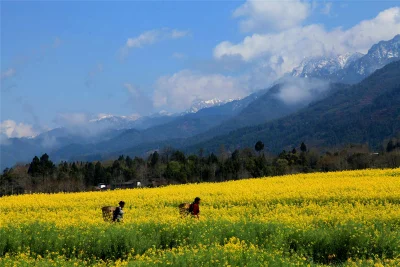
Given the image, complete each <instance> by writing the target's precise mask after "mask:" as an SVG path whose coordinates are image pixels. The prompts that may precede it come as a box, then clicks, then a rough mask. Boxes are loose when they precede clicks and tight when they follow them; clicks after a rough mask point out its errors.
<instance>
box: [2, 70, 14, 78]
mask: <svg viewBox="0 0 400 267" xmlns="http://www.w3.org/2000/svg"><path fill="white" fill-rule="evenodd" d="M14 75H15V69H14V68H9V69H7V70H5V71H3V72H2V73H1V80H5V79H7V78H10V77H12V76H14Z"/></svg>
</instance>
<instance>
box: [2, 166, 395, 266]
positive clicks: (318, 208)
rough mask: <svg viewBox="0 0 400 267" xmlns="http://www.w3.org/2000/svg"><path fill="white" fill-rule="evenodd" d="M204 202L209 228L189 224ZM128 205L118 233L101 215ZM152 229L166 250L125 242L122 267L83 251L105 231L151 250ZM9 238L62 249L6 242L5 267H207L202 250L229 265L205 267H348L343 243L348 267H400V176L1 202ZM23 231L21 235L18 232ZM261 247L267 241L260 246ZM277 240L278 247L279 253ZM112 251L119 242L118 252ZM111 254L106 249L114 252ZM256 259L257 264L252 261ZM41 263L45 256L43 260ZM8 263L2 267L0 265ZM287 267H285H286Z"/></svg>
mask: <svg viewBox="0 0 400 267" xmlns="http://www.w3.org/2000/svg"><path fill="white" fill-rule="evenodd" d="M196 196H199V197H201V199H202V200H201V201H202V203H201V217H200V220H198V221H197V220H195V219H192V218H184V219H182V218H181V217H180V216H179V213H178V208H177V206H178V205H179V204H180V203H183V202H191V201H193V199H194V198H195V197H196ZM120 200H124V201H125V202H126V206H125V209H124V210H125V218H124V222H123V223H121V224H118V225H116V224H110V223H107V222H104V221H103V219H102V216H101V210H100V209H101V207H103V206H109V205H114V206H116V205H117V203H118V202H119V201H120ZM265 225H269V226H268V227H270V228H268V229H270V230H268V231H272V232H271V233H270V234H269V235H268V234H265V235H261V234H260V232H263V231H264V232H268V231H267V230H265V229H264V228H263V227H264V226H265ZM35 227H36V228H35ZM146 227H148V228H146ZM152 227H153V228H154V229H156V228H157V227H161V228H157V229H158V230H157V231H156V230H155V234H154V238H159V237H158V236H157V232H158V233H160V231H161V232H162V233H163V234H162V235H161V237H160V240H161V241H160V240H159V241H157V242H158V243H157V242H156V241H154V242H155V243H154V246H153V247H151V240H147V241H146V242H147V243H146V245H143V244H142V245H141V246H142V247H143V251H141V252H140V251H137V248H136V250H135V249H134V248H132V246H133V245H132V244H133V243H132V244H131V243H129V242H131V241H126V242H125V243H124V244H122V245H121V246H120V247H119V249H120V250H124V251H125V252H124V253H121V255H120V256H121V257H120V258H119V259H117V258H112V257H110V254H107V253H108V252H107V253H106V252H104V251H103V252H101V253H100V252H97V251H94V250H93V251H92V250H90V249H89V250H90V251H91V252H90V253H89V252H88V251H89V250H85V244H83V243H82V242H92V243H90V244H94V242H96V239H99V238H100V237H99V236H97V234H94V232H91V231H92V230H91V229H98V230H99V231H100V232H102V231H103V232H104V233H103V234H104V237H105V236H107V234H110V235H112V233H114V232H118V233H122V235H124V236H125V235H129V234H126V233H130V234H132V235H135V238H138V240H141V242H144V241H143V240H144V239H145V234H148V232H146V233H143V236H142V237H138V236H140V234H139V233H138V232H141V231H142V230H143V229H145V228H146V229H152ZM224 227H226V229H225V228H224ZM257 227H261V228H262V229H263V230H260V229H258V228H257ZM265 227H266V226H265ZM340 227H342V228H340ZM357 227H359V230H357ZM0 228H1V231H2V232H1V233H2V234H4V235H5V236H6V237H8V235H15V234H16V231H19V232H21V233H24V234H25V235H26V234H27V233H29V234H27V235H30V236H31V235H35V233H33V232H32V231H33V229H35V231H36V230H37V229H39V230H37V231H38V232H37V233H36V234H37V235H38V236H40V235H41V233H44V232H46V231H47V232H46V233H49V232H48V231H50V230H48V229H50V228H51V229H55V230H51V231H53V232H51V236H50V234H49V237H48V239H51V240H53V239H54V240H53V241H52V242H55V243H54V244H55V245H54V246H53V247H52V246H48V247H46V246H44V245H43V246H44V247H43V249H44V248H45V249H44V250H43V251H42V250H39V249H38V248H36V247H35V249H36V250H37V251H35V252H32V246H33V245H32V243H29V244H25V243H26V242H25V243H24V241H23V240H22V237H21V241H20V244H19V245H15V247H14V246H13V245H12V242H14V241H11V237H8V238H9V239H10V240H8V241H0V253H2V254H0V257H3V263H4V264H11V263H12V262H14V263H18V262H19V261H20V262H21V263H24V262H25V263H27V262H29V260H31V261H32V258H30V259H26V257H28V256H26V255H29V257H33V256H35V257H36V258H35V260H33V262H36V263H38V262H41V263H42V264H44V263H46V264H49V266H52V265H51V264H50V263H51V262H53V263H55V265H65V264H67V262H68V261H71V257H72V258H73V259H74V260H75V262H73V263H74V264H77V265H86V264H88V262H89V263H90V264H100V265H101V264H103V265H107V264H116V263H118V264H133V265H146V264H145V263H151V262H153V261H157V260H158V261H159V262H158V264H160V265H168V264H167V263H171V264H172V263H174V264H175V265H180V261H179V257H178V256H171V255H181V256H182V255H185V260H186V263H187V264H189V265H192V266H196V264H194V263H195V262H198V260H199V258H198V257H197V258H196V257H193V259H192V256H190V257H189V256H188V255H189V254H190V255H192V254H193V249H198V250H201V251H203V252H204V251H210V253H213V254H214V255H216V254H218V253H220V254H218V255H220V256H221V257H222V258H221V259H223V262H221V261H220V260H218V259H212V258H210V259H208V258H207V256H206V253H205V252H204V257H203V256H201V257H203V258H202V259H203V260H204V262H203V264H204V265H216V266H219V265H229V264H233V265H235V264H236V265H241V264H244V265H246V264H247V265H252V260H250V259H251V257H253V258H255V259H256V258H257V257H258V256H257V255H261V254H262V253H264V252H265V253H266V252H268V253H267V254H268V255H267V254H265V253H264V254H263V255H264V256H265V255H267V256H268V257H267V256H265V257H264V256H263V257H264V258H263V259H264V260H261V261H260V259H258V258H257V261H255V262H254V263H256V262H258V263H260V264H261V263H263V264H261V265H264V264H268V262H273V261H274V259H275V260H276V257H278V256H279V257H281V258H282V259H283V260H282V262H286V261H285V260H284V259H287V260H288V261H287V262H286V263H287V265H292V264H296V265H297V264H300V265H301V264H305V265H309V264H311V265H313V264H329V263H331V261H333V262H335V260H336V259H338V258H339V256H338V255H337V254H338V253H341V252H340V251H339V249H338V248H336V247H335V244H337V243H338V242H339V241H340V242H343V244H342V243H341V244H342V245H341V246H349V247H348V248H347V247H346V249H347V251H346V252H345V253H344V252H343V253H344V254H343V255H342V258H341V259H340V263H345V264H348V265H356V266H357V265H365V266H373V265H374V264H378V265H379V264H385V265H393V266H394V265H397V264H398V263H400V261H399V258H400V240H398V238H400V235H398V233H397V230H399V229H400V168H398V169H387V170H361V171H345V172H333V173H315V174H297V175H288V176H282V177H271V178H260V179H248V180H239V181H230V182H223V183H202V184H189V185H174V186H167V187H163V188H155V189H150V188H146V189H127V190H114V191H107V192H85V193H58V194H33V195H20V196H9V197H3V198H1V199H0ZM19 228H20V230H16V229H19ZM142 228H143V229H142ZM354 228H355V229H354ZM29 229H31V230H29ZM43 229H47V230H43ZM63 229H64V230H66V229H68V231H72V230H71V229H74V230H73V231H74V234H75V235H77V236H75V237H74V238H69V239H67V238H66V237H65V235H67V233H65V232H64V230H63ZM196 229H199V230H201V233H200V234H198V235H196V233H194V232H195V231H196ZM221 229H225V230H221ZM230 229H232V230H231V231H230ZM271 229H272V230H271ZM287 229H290V230H287ZM338 229H339V230H338ZM340 229H343V231H341V230H340ZM349 229H351V230H349ZM164 230H165V231H164ZM107 231H110V233H108V232H107ZM218 231H219V232H218ZM221 231H223V232H221ZM274 231H275V232H274ZM340 231H341V232H340ZM349 231H350V232H352V231H353V232H352V233H350V232H349ZM111 232H112V233H111ZM133 232H135V233H133ZM249 232H251V234H250V233H249ZM253 232H254V233H253ZM264 232H263V233H264ZM344 232H345V233H347V234H348V235H349V236H343V237H341V238H342V239H343V240H342V239H340V240H339V241H332V240H333V239H332V238H339V237H336V236H337V235H340V234H341V233H344ZM124 233H125V234H124ZM166 233H174V236H163V235H164V234H165V235H167V234H166ZM216 233H220V234H221V233H222V235H224V236H223V237H221V239H220V240H222V241H216V240H219V239H215V238H217V237H214V236H215V235H216ZM325 233H326V236H327V237H326V238H325V239H327V240H325V239H323V240H322V241H320V240H319V239H318V238H319V237H318V236H321V235H324V234H325ZM338 233H339V234H338ZM43 235H44V234H43ZM89 235H90V236H91V237H90V238H89V237H88V236H89ZM93 235H96V236H93ZM194 235H196V236H194ZM279 235H280V239H279V240H280V241H279V242H278V241H277V240H278V237H277V236H279ZM314 235H315V236H314ZM351 235H353V236H351ZM383 235H387V238H386V239H387V240H389V239H390V238H391V239H390V240H393V242H392V241H391V242H392V243H390V244H386V243H385V246H390V249H388V250H387V251H382V252H380V250H379V249H378V247H379V248H380V246H382V247H384V246H383V245H382V244H383V243H382V244H381V243H379V242H388V241H381V240H382V238H383ZM79 236H81V237H80V238H86V237H87V238H88V239H87V240H89V241H82V239H79V240H78V237H79ZM356 236H357V237H356ZM369 236H370V239H369V240H376V242H375V241H373V242H375V243H371V244H370V245H371V246H376V249H373V248H371V249H370V250H369V248H368V247H367V248H365V246H364V245H363V244H361V243H362V242H364V243H365V242H366V241H362V240H363V238H366V239H367V240H368V237H369ZM328 237H329V238H331V239H332V240H331V241H332V242H333V244H331V243H329V242H330V241H329V240H328V239H329V238H328ZM124 238H125V237H124ZM126 238H127V237H126ZM132 238H133V237H132ZM141 238H143V239H141ZM232 238H233V239H232ZM262 238H265V240H266V241H265V240H261V239H262ZM268 238H269V239H268ZM274 238H275V239H276V240H275V239H274ZM31 239H32V238H31ZM31 239H30V240H31ZM72 239H73V240H72ZM253 239H255V240H253ZM267 239H268V240H267ZM272 239H274V240H275V241H276V242H275V241H274V242H275V243H273V244H272V243H271V242H272V241H271V240H272ZM353 239H354V240H356V241H357V242H359V243H360V244H359V243H357V242H356V241H354V242H355V243H354V244H351V242H353V241H351V240H353ZM57 240H63V241H57ZM65 240H69V241H68V242H70V243H71V246H72V245H73V246H75V245H76V249H77V250H78V247H79V246H81V247H82V250H81V256H79V252H76V253H75V252H68V253H67V252H66V251H67V250H68V249H67V247H66V246H67V245H66V242H67V241H65ZM71 240H72V241H71ZM85 240H86V239H85ZM127 240H128V239H127ZM157 240H158V239H157ZM166 240H167V241H166ZM346 240H347V241H346ZM348 240H350V241H351V242H350V241H348ZM396 240H397V242H396ZM1 242H3V243H1ZM7 242H8V243H7ZM30 242H32V241H30ZM35 242H36V241H35ZM57 242H58V243H57ZM102 242H106V240H105V241H104V240H103V241H102ZM112 242H113V241H111V240H110V243H112ZM132 242H133V241H132ZM268 242H269V243H268ZM280 242H281V243H280ZM316 242H322V243H321V244H322V245H320V246H324V244H325V243H326V244H325V245H326V249H325V250H326V252H324V251H325V250H324V251H319V252H318V253H319V254H318V253H317V252H316V250H318V245H316V244H317V243H316ZM324 242H325V243H324ZM349 242H350V243H349ZM368 242H369V241H368ZM371 242H372V241H371ZM128 243H129V244H128ZM88 244H89V243H88ZM102 244H103V245H102V246H104V244H106V243H102ZM135 244H136V243H135ZM36 245H37V243H35V246H36ZM57 246H58V247H57ZM235 246H236V247H237V248H238V251H242V252H240V255H247V254H249V256H248V258H246V257H245V256H242V258H241V257H239V256H238V259H236V260H238V261H236V260H235V259H234V257H233V256H232V257H230V256H229V253H226V251H229V250H230V249H232V248H234V247H235ZM303 246H304V248H303ZM351 246H353V248H352V247H351ZM52 248H54V251H52ZM56 248H57V249H56ZM243 248H246V249H243ZM35 249H34V250H35ZM99 249H101V248H99ZM113 249H114V248H113ZM330 249H331V251H330ZM357 249H358V251H357ZM360 249H361V250H365V251H360ZM116 250H118V248H116ZM139 250H140V249H139ZM383 250H384V249H383ZM113 251H114V250H113ZM212 251H214V252H212ZM243 251H246V253H247V254H246V253H244V252H243ZM263 251H264V252H263ZM337 251H339V252H337ZM52 253H53V254H54V255H57V257H64V258H63V260H62V262H63V263H60V262H58V263H57V260H56V259H57V257H56V256H54V257H56V258H54V257H51V255H52ZM74 253H75V254H74ZM110 253H111V252H110ZM252 253H253V254H254V255H253V256H251V255H250V254H252ZM324 253H325V254H326V255H325V254H324ZM335 253H336V254H335ZM170 254H171V255H170ZM231 254H232V253H231ZM233 254H234V253H233ZM233 254H232V255H233ZM322 254H324V255H322ZM37 255H40V257H39V259H37ZM198 255H202V254H201V253H199V254H198ZM223 255H228V256H229V257H228V256H226V257H228V259H226V257H225V256H223ZM238 255H239V254H238ZM276 255H278V256H276ZM29 257H28V258H29ZM49 257H50V258H49ZM182 257H183V256H182ZM199 257H200V256H199ZM224 257H225V258H224ZM243 257H244V258H243ZM42 258H47V260H44V259H42ZM191 260H193V262H191ZM215 260H218V261H217V262H216V261H215ZM211 261H213V262H211ZM1 262H2V260H1V259H0V264H1ZM107 262H108V263H107ZM282 262H280V264H283V265H285V264H284V263H282ZM31 263H32V262H31ZM56 263H57V264H56ZM153 263H154V262H153ZM183 265H185V264H183ZM255 265H257V264H255ZM272 265H273V264H272Z"/></svg>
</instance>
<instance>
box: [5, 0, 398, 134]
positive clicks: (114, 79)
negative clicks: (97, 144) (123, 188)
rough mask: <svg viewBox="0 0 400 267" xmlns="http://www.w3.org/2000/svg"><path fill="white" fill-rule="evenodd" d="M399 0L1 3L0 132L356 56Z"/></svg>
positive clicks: (223, 89) (168, 106) (180, 106)
mask: <svg viewBox="0 0 400 267" xmlns="http://www.w3.org/2000/svg"><path fill="white" fill-rule="evenodd" d="M281 5H283V6H281ZM399 6H400V2H399V1H335V2H328V1H313V2H310V1H307V2H304V1H285V2H280V1H264V2H252V1H250V2H246V1H218V2H206V1H191V2H181V1H175V2H169V1H165V2H161V1H160V2H126V1H121V2H100V1H69V2H58V1H43V2H36V1H31V2H20V1H2V2H1V122H2V133H6V135H7V136H9V137H12V136H13V137H19V136H24V135H30V134H32V133H37V132H40V131H43V130H44V129H47V128H53V127H57V126H63V125H67V124H74V123H84V122H85V121H87V120H89V119H91V118H95V117H96V116H98V115H99V114H103V113H107V114H115V115H129V114H141V115H146V114H149V113H152V112H157V111H160V110H167V111H170V112H177V111H182V110H185V109H186V108H188V107H190V104H191V103H192V102H193V101H195V100H208V99H211V98H214V97H215V98H224V99H229V98H239V97H243V96H245V95H247V94H249V93H251V92H253V91H254V90H257V89H261V88H264V87H267V86H268V84H269V83H271V82H273V80H274V79H276V78H279V77H280V75H282V73H284V72H286V71H289V70H290V69H291V68H293V67H294V66H296V65H297V64H298V63H299V61H300V60H301V59H302V58H304V57H308V56H319V55H323V54H324V53H328V54H330V53H336V54H340V53H346V52H355V51H360V52H364V53H365V52H366V49H368V48H369V47H370V46H371V45H372V44H373V43H375V42H376V41H379V40H385V39H391V38H392V37H393V36H394V35H395V34H396V33H400V14H399V13H400V11H399V8H398V7H399ZM396 7H397V9H396ZM380 12H385V13H381V15H380V16H379V14H380ZM364 20H367V21H370V22H369V23H368V22H367V23H364V24H363V23H360V22H361V21H364ZM381 29H382V30H381ZM282 36H283V37H282ZM310 36H313V37H312V38H311V37H310ZM296 38H300V39H296ZM305 38H306V39H310V40H308V42H309V43H307V42H304V39H305ZM341 39H343V40H341ZM266 40H271V41H270V42H268V41H266ZM279 40H281V41H283V42H282V43H279ZM349 40H350V41H349ZM311 42H313V43H323V45H322V46H323V47H321V45H320V46H315V47H314V45H311V46H312V48H310V43H311ZM288 44H291V47H290V45H288ZM297 44H298V47H296V46H297ZM303 46H305V47H306V48H307V49H304V48H303ZM5 121H7V123H6V124H5V123H4V122H5ZM10 121H12V122H10Z"/></svg>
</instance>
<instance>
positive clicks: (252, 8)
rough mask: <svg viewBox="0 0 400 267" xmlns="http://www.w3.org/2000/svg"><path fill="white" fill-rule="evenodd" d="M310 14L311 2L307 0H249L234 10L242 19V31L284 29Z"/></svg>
mask: <svg viewBox="0 0 400 267" xmlns="http://www.w3.org/2000/svg"><path fill="white" fill-rule="evenodd" d="M309 14H310V4H309V3H308V2H305V1H300V0H292V1H276V0H275V1H256V0H248V1H247V2H246V3H244V4H243V5H241V6H240V7H239V8H237V9H236V10H235V11H234V12H233V16H234V17H240V18H243V19H242V20H241V21H240V28H241V30H242V31H245V32H250V31H257V32H265V31H270V30H284V29H288V28H292V27H294V26H296V25H299V24H300V23H301V22H303V21H304V20H305V19H306V18H307V17H308V15H309Z"/></svg>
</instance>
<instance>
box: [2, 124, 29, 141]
mask: <svg viewBox="0 0 400 267" xmlns="http://www.w3.org/2000/svg"><path fill="white" fill-rule="evenodd" d="M0 133H1V135H2V136H3V137H4V136H6V137H7V138H14V137H16V138H21V137H31V136H35V135H37V132H36V131H35V130H34V128H33V126H32V125H30V124H24V123H22V122H20V123H17V122H15V121H13V120H5V121H2V122H1V124H0Z"/></svg>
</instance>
